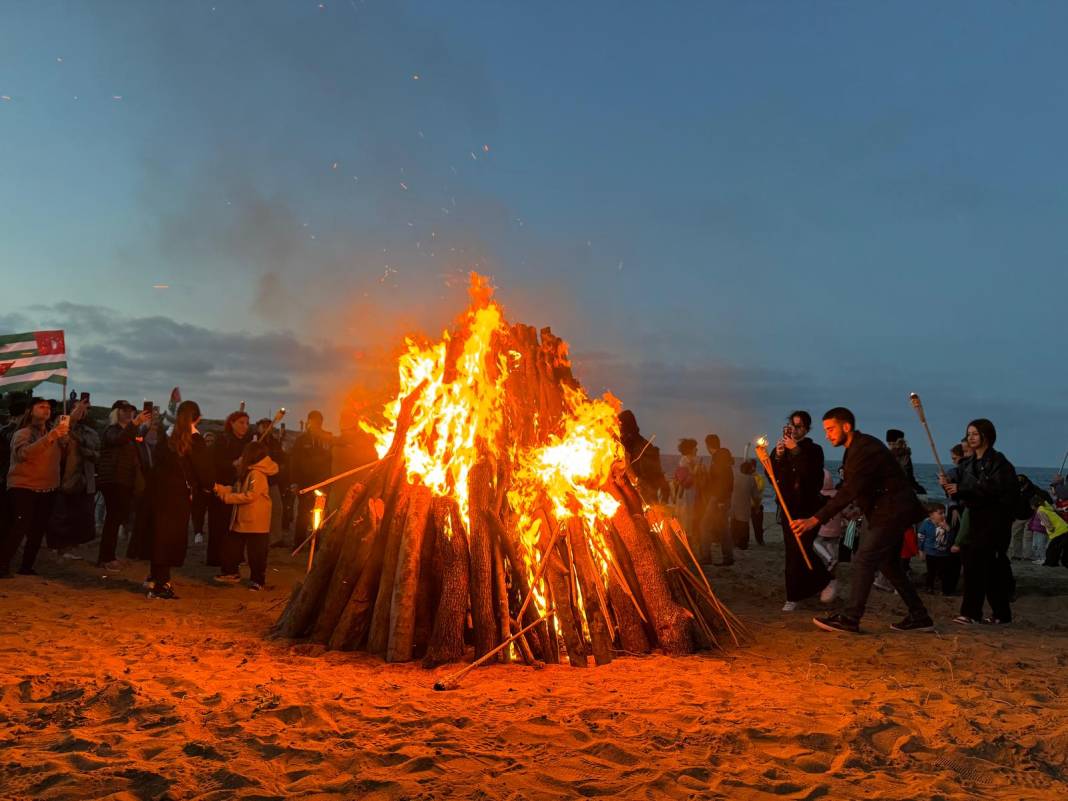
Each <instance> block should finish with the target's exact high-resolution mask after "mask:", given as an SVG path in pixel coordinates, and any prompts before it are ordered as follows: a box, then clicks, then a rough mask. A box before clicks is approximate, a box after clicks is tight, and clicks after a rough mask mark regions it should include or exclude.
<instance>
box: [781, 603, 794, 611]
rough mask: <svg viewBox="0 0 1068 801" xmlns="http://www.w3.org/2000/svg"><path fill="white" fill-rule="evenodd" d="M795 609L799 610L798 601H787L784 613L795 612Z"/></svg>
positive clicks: (783, 608) (783, 607)
mask: <svg viewBox="0 0 1068 801" xmlns="http://www.w3.org/2000/svg"><path fill="white" fill-rule="evenodd" d="M795 609H797V601H787V602H786V603H784V604H783V605H782V611H784V612H793V611H794V610H795Z"/></svg>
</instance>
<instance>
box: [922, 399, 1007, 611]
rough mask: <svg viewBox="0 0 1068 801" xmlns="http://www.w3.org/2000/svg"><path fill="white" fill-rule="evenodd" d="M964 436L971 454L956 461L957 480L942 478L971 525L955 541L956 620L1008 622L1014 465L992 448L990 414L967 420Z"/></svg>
mask: <svg viewBox="0 0 1068 801" xmlns="http://www.w3.org/2000/svg"><path fill="white" fill-rule="evenodd" d="M965 439H966V440H967V446H968V450H970V451H971V455H970V456H968V457H966V458H964V459H962V460H961V462H960V464H959V465H958V471H959V473H958V475H959V478H958V480H957V481H956V482H951V481H950V480H949V479H948V478H946V477H945V476H943V477H942V478H941V482H942V486H943V487H944V488H945V491H946V493H947V494H948V495H949V496H950V498H952V499H953V500H956V501H959V502H960V503H961V504H962V505H963V506H964V510H965V515H966V517H967V521H968V524H967V531H966V532H964V533H963V534H962V535H958V539H957V542H956V545H957V546H959V547H960V549H961V562H962V564H963V565H964V597H963V599H962V600H961V605H960V615H958V616H957V617H956V618H954V622H955V623H959V624H961V625H962V626H967V625H971V624H974V623H979V622H983V623H993V624H1005V623H1010V622H1012V608H1011V606H1010V605H1009V599H1010V596H1011V594H1012V584H1013V577H1012V565H1011V563H1010V562H1009V556H1008V550H1009V545H1010V543H1011V542H1012V521H1013V519H1014V518H1015V516H1016V509H1017V507H1018V506H1019V505H1020V504H1019V500H1020V490H1019V483H1018V482H1017V480H1016V469H1015V468H1014V467H1013V466H1012V464H1011V463H1010V462H1009V460H1008V459H1006V458H1005V455H1004V454H1002V453H1000V452H999V451H996V450H994V443H995V442H996V441H997V430H996V429H995V428H994V424H993V423H991V422H990V421H989V420H987V419H985V418H980V419H978V420H972V421H971V422H970V423H968V428H967V430H966V435H965ZM962 536H963V540H962V539H961V537H962ZM984 601H986V602H987V603H989V604H990V617H987V618H984V617H983V602H984Z"/></svg>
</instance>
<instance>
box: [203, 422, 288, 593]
mask: <svg viewBox="0 0 1068 801" xmlns="http://www.w3.org/2000/svg"><path fill="white" fill-rule="evenodd" d="M277 473H278V465H277V464H276V463H275V461H274V460H273V459H271V457H270V456H268V455H267V446H266V445H265V444H264V443H263V442H250V443H249V444H248V445H246V446H245V449H244V451H243V452H242V454H241V461H240V466H239V467H238V481H237V484H235V485H234V487H233V488H231V487H227V486H226V485H225V484H216V485H215V494H216V495H217V496H218V497H219V500H221V501H222V502H223V503H225V504H229V505H232V506H233V507H234V511H233V515H232V516H231V519H230V531H229V533H228V535H227V537H226V539H225V541H224V542H223V554H222V568H221V570H220V573H219V575H218V576H216V577H215V580H216V581H220V582H223V583H230V584H233V583H236V582H238V581H240V580H241V573H240V570H239V566H240V564H241V561H242V559H243V558H246V557H247V559H248V565H249V570H250V573H251V575H250V577H249V578H250V580H249V589H250V590H262V589H263V587H264V585H265V584H266V581H267V550H268V547H269V545H270V532H271V488H270V485H269V484H268V481H267V480H268V478H269V477H270V476H273V475H276V474H277Z"/></svg>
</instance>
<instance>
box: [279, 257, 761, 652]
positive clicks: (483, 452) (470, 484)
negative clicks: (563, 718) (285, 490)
mask: <svg viewBox="0 0 1068 801" xmlns="http://www.w3.org/2000/svg"><path fill="white" fill-rule="evenodd" d="M470 295H471V305H470V307H469V308H468V309H467V310H466V311H465V312H464V313H463V314H462V315H461V316H460V317H459V318H458V320H457V321H456V323H455V325H454V327H453V328H452V330H451V331H448V332H446V333H445V334H444V335H443V336H442V338H441V340H440V341H438V342H434V343H420V342H416V341H414V340H409V341H408V342H407V349H406V352H405V353H404V354H403V355H402V356H401V357H400V359H399V363H398V374H399V389H398V391H397V394H396V397H395V398H394V400H392V401H391V402H390V403H388V404H387V405H386V407H385V409H384V410H383V413H382V417H381V420H379V421H378V422H377V423H376V422H372V421H365V422H363V423H362V424H361V425H362V426H363V427H364V428H365V430H367V431H369V432H370V433H371V434H373V435H374V436H375V438H376V441H377V449H378V454H379V459H378V461H376V462H374V463H373V464H372V465H369V466H368V467H367V469H365V470H364V471H363V472H362V473H361V474H360V476H359V479H360V480H359V482H358V483H356V484H354V485H353V486H352V487H351V488H350V489H349V490H348V491H347V493H346V495H345V497H344V500H343V501H342V503H341V504H340V506H339V507H338V509H337V511H336V512H335V513H334V514H333V515H332V517H331V518H330V519H329V521H328V522H327V523H326V524H325V525H324V527H323V529H322V531H321V532H319V541H320V546H319V548H318V549H317V552H316V554H315V559H314V561H313V563H312V565H311V568H310V570H309V572H308V575H307V576H306V577H305V579H304V581H303V582H302V583H300V584H298V585H297V586H296V587H295V588H294V590H293V594H292V596H291V597H290V599H289V603H288V605H287V607H286V609H285V611H284V612H283V613H282V616H281V618H280V619H279V621H278V623H277V624H276V627H275V631H276V633H277V634H278V635H280V636H283V637H288V638H300V639H306V640H310V641H313V642H318V643H322V644H324V645H326V646H327V647H328V648H330V649H340V650H363V651H367V652H370V653H372V654H377V655H379V656H381V657H384V658H385V659H386V660H387V661H389V662H406V661H410V660H413V659H421V660H422V663H423V665H424V666H426V667H434V666H436V665H440V664H443V663H446V662H454V661H459V660H461V659H463V658H464V657H465V654H466V653H467V648H468V646H471V647H473V651H474V657H475V658H476V659H479V658H484V657H486V656H487V655H492V657H493V658H494V659H499V660H501V661H504V662H509V661H513V660H518V659H522V660H524V661H525V662H527V663H529V664H535V665H537V664H540V663H545V662H550V663H557V662H560V661H561V659H562V658H566V659H567V661H568V663H569V664H570V665H572V666H573V667H586V666H587V665H588V664H589V658H590V657H591V656H592V657H593V659H594V661H595V663H596V664H598V665H603V664H606V663H608V662H610V661H611V660H612V659H613V658H615V657H618V656H622V655H628V654H631V655H638V654H647V653H651V652H652V651H654V650H657V649H659V650H660V651H662V652H663V653H665V654H669V655H679V654H688V653H692V652H693V651H695V650H697V649H701V648H713V647H723V646H725V645H726V644H727V643H728V642H733V643H734V644H737V643H738V642H739V637H740V635H741V633H742V631H743V629H742V626H741V624H740V623H739V621H738V620H737V618H735V617H734V616H733V615H732V614H731V613H730V611H729V610H727V609H726V608H725V607H724V606H723V605H722V604H721V603H720V602H719V601H718V599H717V598H716V595H715V593H714V592H713V591H712V587H711V586H710V585H709V583H708V581H707V579H706V578H705V576H704V573H703V572H702V571H701V569H700V567H699V565H698V564H697V561H696V559H695V558H694V555H693V553H692V552H691V550H690V548H689V545H688V544H687V539H686V536H685V533H684V532H683V530H682V528H681V526H680V525H679V523H678V521H676V520H675V519H674V518H672V517H671V516H670V515H669V514H668V513H667V511H666V510H665V509H664V508H663V507H659V506H656V505H655V504H651V503H648V502H646V499H643V498H642V497H641V495H640V493H639V491H638V489H637V482H636V480H635V479H634V475H633V473H632V472H631V470H630V467H629V465H628V461H627V455H626V453H625V451H624V449H623V447H622V445H621V444H620V440H619V425H618V420H617V414H618V412H619V410H620V404H619V401H618V400H616V399H615V398H613V397H612V396H611V395H608V394H606V395H605V396H604V397H603V398H591V397H589V396H588V395H587V394H586V392H585V391H584V390H583V388H582V386H581V385H580V384H579V382H578V381H577V380H576V379H575V377H574V376H573V374H572V370H571V362H570V359H569V356H568V346H567V344H566V343H565V342H564V341H563V340H561V339H559V338H558V337H556V336H554V335H553V333H552V331H551V330H550V329H549V328H543V329H542V330H541V331H540V334H539V332H538V331H536V330H535V329H534V328H532V327H530V326H526V325H519V324H516V325H511V324H509V323H508V322H507V321H506V320H505V317H504V313H503V310H502V309H501V307H500V306H499V305H498V304H497V303H496V302H495V301H494V299H493V290H492V288H491V287H490V286H489V284H488V282H487V281H486V279H484V278H483V277H481V276H479V275H477V274H472V277H471V287H470ZM502 646H503V647H502Z"/></svg>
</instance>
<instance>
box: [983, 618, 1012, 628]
mask: <svg viewBox="0 0 1068 801" xmlns="http://www.w3.org/2000/svg"><path fill="white" fill-rule="evenodd" d="M983 623H985V624H986V625H987V626H1008V625H1009V624H1010V623H1012V621H1011V620H1002V619H1001V618H999V617H984V618H983Z"/></svg>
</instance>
